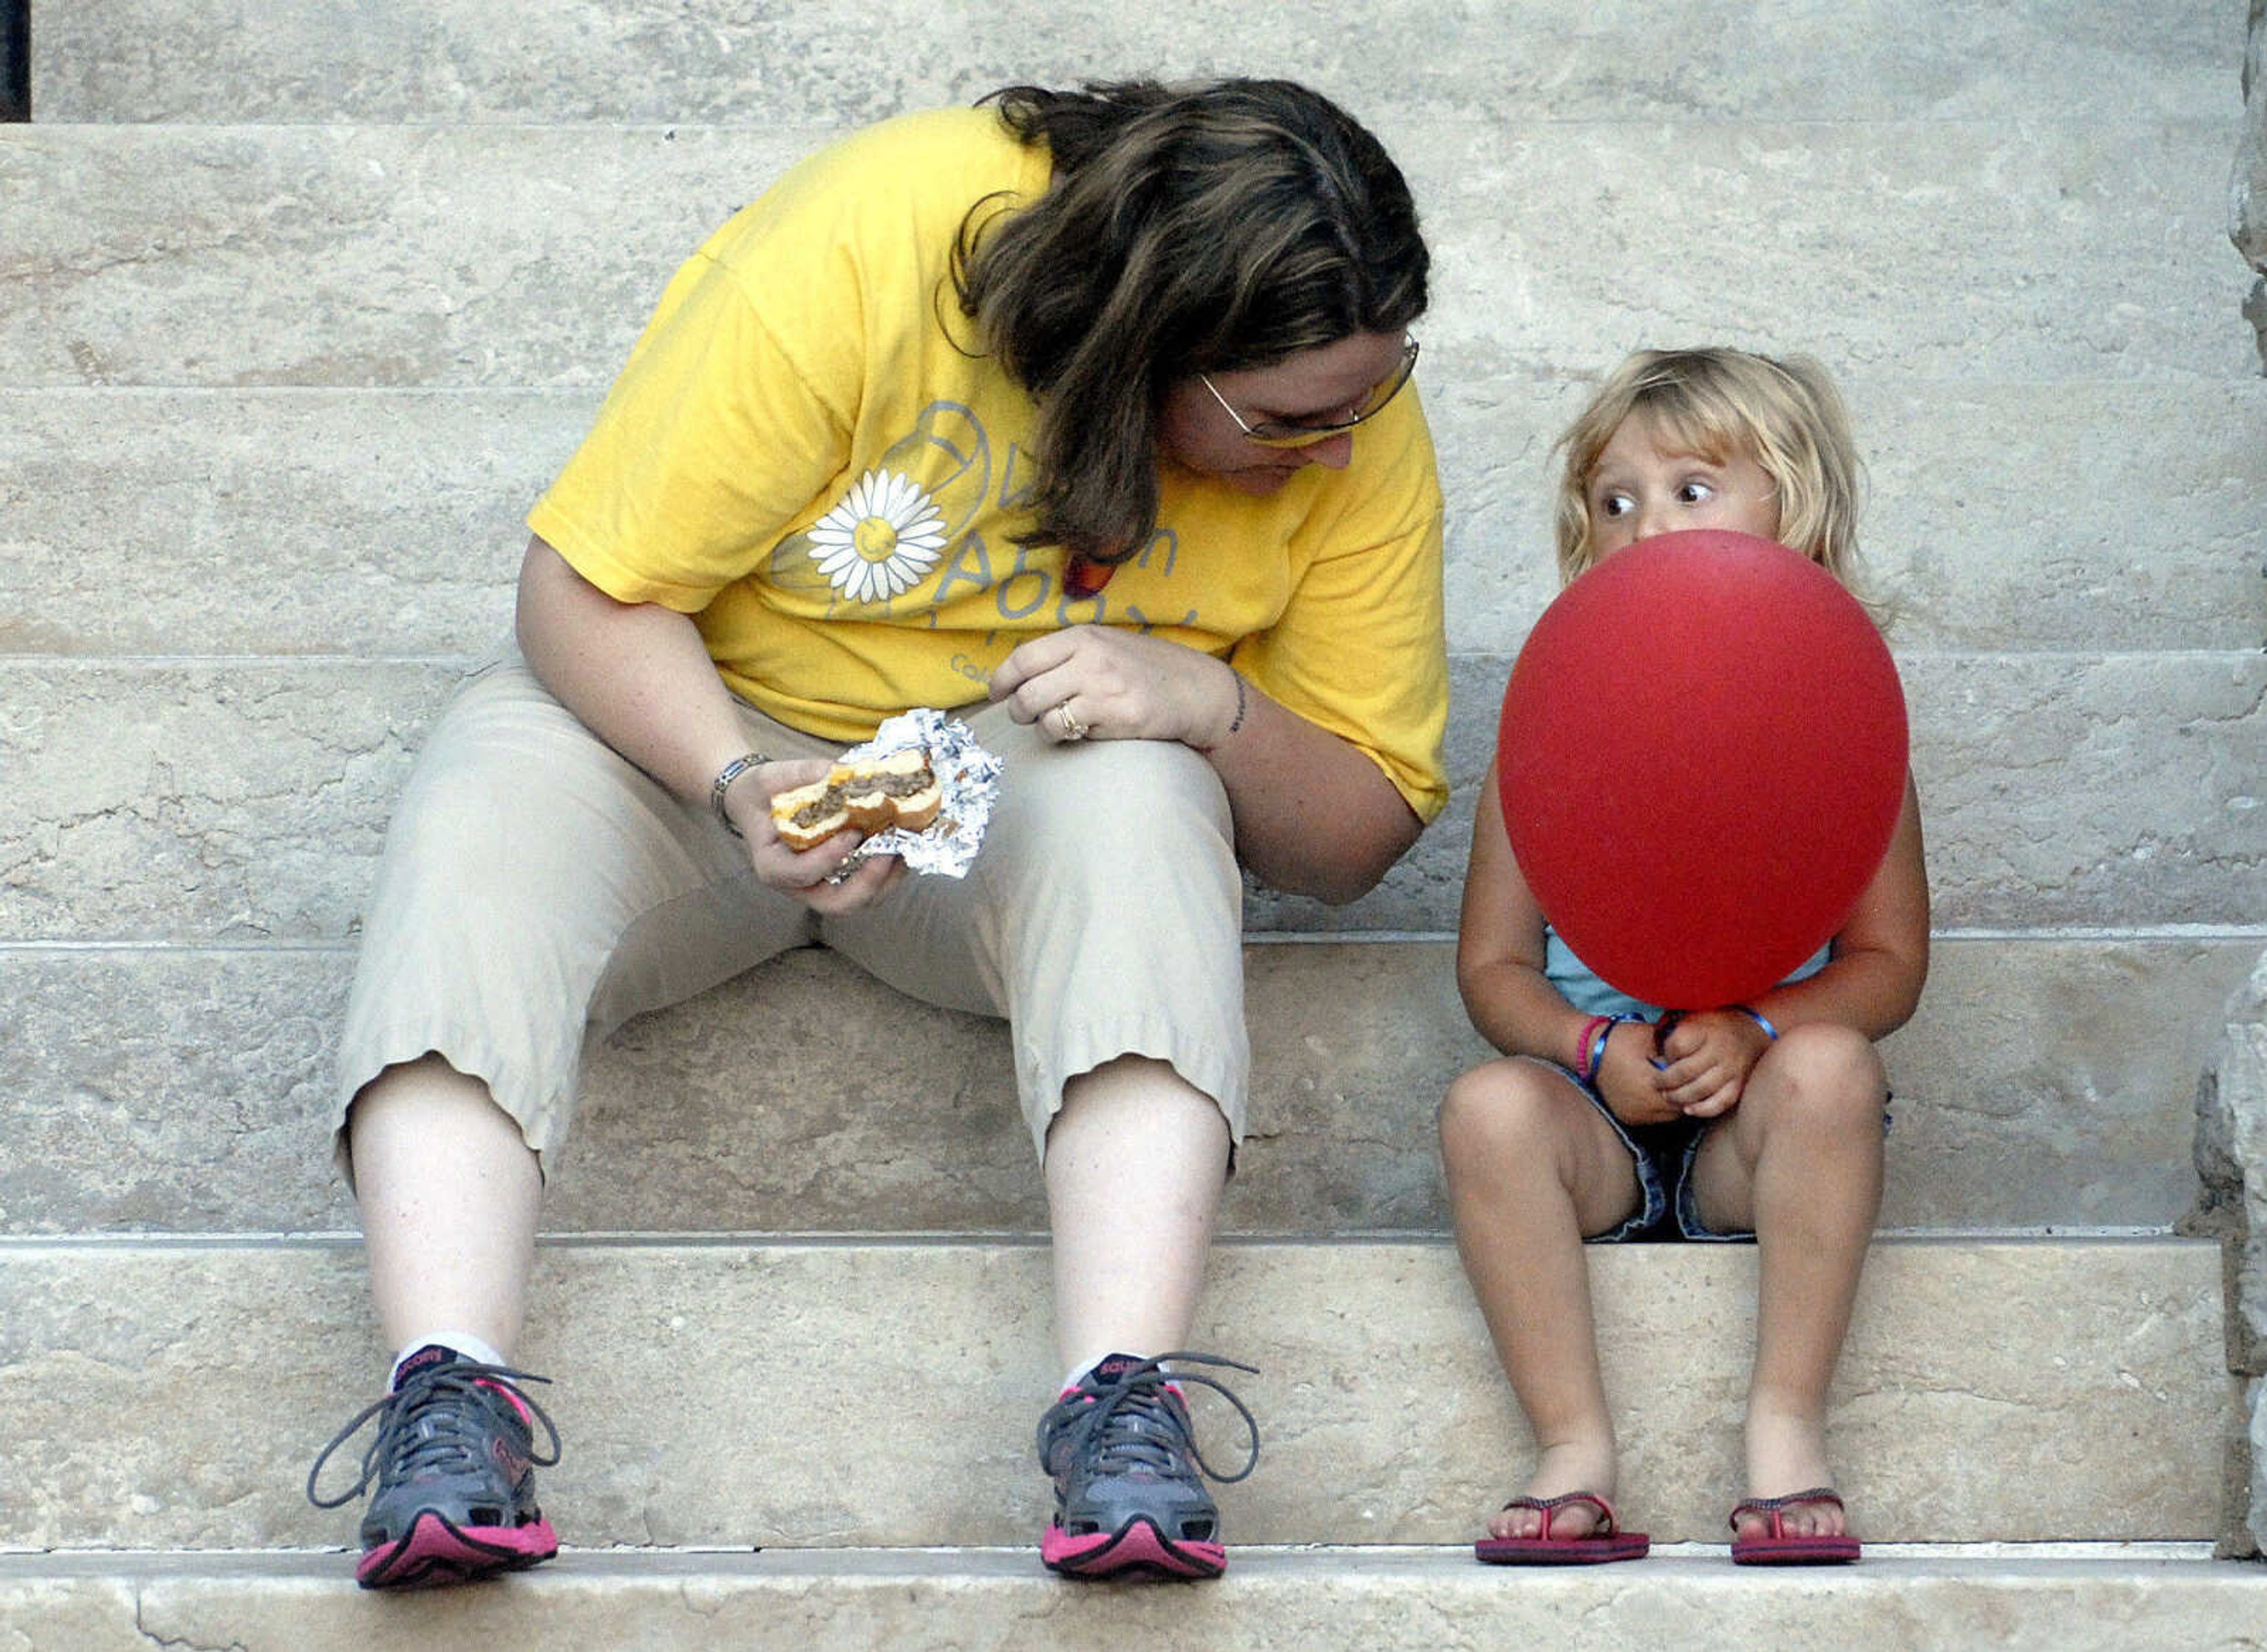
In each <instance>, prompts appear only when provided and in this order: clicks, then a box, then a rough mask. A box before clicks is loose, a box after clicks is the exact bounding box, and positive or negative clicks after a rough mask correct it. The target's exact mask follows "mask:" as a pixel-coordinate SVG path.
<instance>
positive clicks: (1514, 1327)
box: [1441, 1061, 1638, 1538]
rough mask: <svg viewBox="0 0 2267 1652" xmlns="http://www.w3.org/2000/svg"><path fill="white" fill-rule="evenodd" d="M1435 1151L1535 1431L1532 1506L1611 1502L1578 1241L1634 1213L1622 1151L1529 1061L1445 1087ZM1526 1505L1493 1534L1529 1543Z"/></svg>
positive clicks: (1459, 1238)
mask: <svg viewBox="0 0 2267 1652" xmlns="http://www.w3.org/2000/svg"><path fill="white" fill-rule="evenodd" d="M1441 1156H1442V1162H1443V1163H1444V1164H1445V1165H1446V1167H1447V1170H1448V1182H1449V1206H1450V1208H1451V1209H1452V1210H1453V1212H1454V1214H1455V1217H1456V1249H1457V1252H1459V1254H1461V1255H1462V1256H1463V1258H1464V1272H1465V1274H1466V1275H1467V1276H1468V1277H1469V1278H1470V1279H1471V1284H1472V1290H1473V1293H1474V1294H1475V1295H1476V1296H1478V1298H1479V1304H1480V1311H1481V1313H1482V1314H1483V1315H1484V1316H1486V1319H1487V1326H1488V1334H1489V1336H1490V1337H1491V1338H1493V1340H1494V1342H1495V1350H1496V1356H1497V1358H1499V1359H1500V1360H1501V1361H1502V1362H1503V1369H1504V1374H1505V1375H1506V1376H1508V1377H1510V1378H1511V1385H1512V1390H1513V1391H1514V1392H1515V1394H1516V1395H1517V1396H1518V1398H1519V1405H1520V1409H1521V1410H1522V1411H1523V1412H1525V1413H1526V1414H1527V1421H1528V1423H1529V1425H1530V1427H1531V1428H1533V1430H1534V1432H1535V1444H1536V1453H1537V1455H1536V1463H1535V1470H1534V1472H1533V1474H1532V1476H1531V1477H1530V1479H1529V1480H1528V1484H1527V1494H1528V1495H1529V1496H1530V1497H1555V1496H1558V1495H1559V1494H1561V1493H1564V1492H1574V1491H1587V1492H1595V1493H1596V1494H1598V1495H1599V1496H1601V1497H1607V1498H1610V1497H1611V1496H1612V1495H1613V1494H1614V1481H1615V1457H1614V1425H1613V1418H1612V1416H1611V1415H1610V1413H1608V1411H1607V1409H1606V1392H1605V1385H1604V1384H1603V1381H1602V1380H1601V1379H1600V1377H1599V1375H1598V1350H1597V1340H1596V1334H1595V1333H1594V1332H1593V1330H1592V1326H1591V1319H1590V1279H1589V1270H1588V1264H1587V1262H1586V1260H1585V1259H1584V1257H1583V1254H1582V1236H1583V1235H1584V1234H1585V1233H1598V1232H1603V1231H1604V1230H1606V1229H1608V1228H1610V1227H1612V1226H1613V1225H1614V1224H1615V1223H1616V1222H1619V1221H1621V1220H1622V1219H1623V1218H1624V1217H1625V1216H1627V1215H1630V1214H1631V1213H1632V1211H1634V1210H1635V1209H1636V1208H1637V1200H1638V1184H1637V1171H1636V1169H1635V1167H1634V1166H1633V1165H1632V1163H1631V1161H1630V1155H1629V1149H1627V1148H1625V1146H1623V1145H1622V1142H1621V1140H1620V1138H1619V1137H1618V1136H1617V1135H1616V1134H1614V1130H1613V1127H1612V1126H1610V1124H1608V1123H1607V1122H1606V1121H1605V1120H1604V1119H1603V1118H1602V1117H1600V1116H1599V1113H1598V1111H1597V1109H1596V1107H1594V1106H1592V1105H1590V1102H1589V1100H1588V1098H1587V1097H1585V1096H1584V1095H1583V1094H1582V1093H1581V1091H1580V1090H1577V1089H1575V1087H1574V1085H1573V1084H1572V1083H1568V1082H1567V1080H1566V1077H1565V1076H1563V1075H1561V1074H1559V1073H1557V1072H1554V1071H1553V1070H1552V1069H1551V1068H1547V1067H1544V1066H1542V1065H1539V1064H1538V1063H1537V1062H1533V1061H1491V1062H1490V1063H1488V1064H1487V1065H1486V1067H1481V1068H1475V1069H1474V1070H1473V1071H1471V1072H1469V1073H1466V1074H1465V1075H1464V1076H1463V1077H1461V1078H1459V1079H1458V1080H1456V1083H1453V1084H1451V1085H1450V1086H1449V1093H1448V1097H1447V1098H1446V1099H1445V1100H1444V1101H1442V1104H1441ZM1596 1522H1597V1516H1596V1511H1595V1510H1593V1509H1588V1508H1587V1507H1584V1506H1583V1505H1581V1504H1574V1505H1570V1506H1569V1507H1567V1508H1566V1509H1563V1510H1561V1511H1559V1514H1558V1516H1556V1518H1555V1519H1554V1520H1553V1521H1552V1533H1553V1535H1555V1536H1563V1537H1581V1536H1582V1535H1584V1534H1585V1533H1587V1532H1588V1531H1590V1530H1592V1529H1593V1527H1595V1525H1596ZM1542 1525H1543V1517H1542V1516H1541V1515H1539V1514H1537V1512H1536V1511H1535V1510H1533V1509H1508V1510H1505V1511H1503V1512H1501V1513H1499V1514H1498V1515H1497V1516H1495V1517H1494V1518H1493V1520H1491V1521H1490V1522H1489V1523H1488V1530H1489V1531H1490V1532H1491V1533H1492V1534H1493V1535H1494V1536H1496V1537H1499V1538H1521V1537H1535V1536H1537V1535H1538V1534H1539V1533H1540V1531H1541V1530H1542Z"/></svg>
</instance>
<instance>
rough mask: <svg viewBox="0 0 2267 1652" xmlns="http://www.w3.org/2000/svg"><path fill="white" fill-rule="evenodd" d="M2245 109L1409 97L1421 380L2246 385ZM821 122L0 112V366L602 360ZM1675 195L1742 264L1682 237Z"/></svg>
mask: <svg viewBox="0 0 2267 1652" xmlns="http://www.w3.org/2000/svg"><path fill="white" fill-rule="evenodd" d="M2234 61H2235V60H2234V58H2231V59H2230V65H2231V68H2230V76H2229V78H2230V83H2231V91H2230V94H2229V95H2230V97H2231V98H2232V95H2233V81H2234V75H2233V64H2234ZM2234 113H2235V111H2234V106H2233V104H2232V102H2231V103H2229V104H2228V105H2227V114H2226V115H2224V116H2223V115H2211V116H2204V115H2193V114H2192V115H2186V116H2183V117H2178V118H2165V119H2159V120H2153V121H2139V122H2120V123H2116V124H2104V123H2102V122H2075V123H2070V124H2058V125H2055V126H2054V127H2053V128H2051V129H2052V132H2053V138H2052V141H2051V142H2042V141H2040V138H2039V136H2038V135H2037V134H2036V132H2034V131H2032V130H2031V129H2029V127H2028V125H2027V124H2026V123H2022V122H2012V123H2011V122H2007V121H1882V122H1859V123H1852V124H1847V125H1831V124H1806V123H1802V122H1778V123H1765V122H1762V121H1739V122H1724V121H1713V120H1701V121H1650V122H1644V123H1639V124H1614V123H1592V122H1581V121H1575V122H1567V121H1552V120H1533V119H1530V120H1525V121H1499V120H1495V119H1489V118H1476V119H1471V120H1460V121H1443V122H1437V123H1434V122H1427V123H1426V124H1424V125H1423V126H1422V127H1421V128H1420V129H1418V130H1416V131H1414V132H1412V135H1411V136H1410V138H1409V140H1408V141H1407V142H1406V143H1405V144H1404V145H1403V156H1402V158H1403V160H1404V163H1405V168H1406V170H1407V171H1408V172H1409V173H1410V177H1411V182H1412V188H1413V189H1414V190H1415V192H1416V195H1417V198H1418V202H1419V204H1420V208H1421V209H1422V210H1423V211H1424V213H1425V215H1426V218H1427V224H1428V228H1429V235H1430V239H1431V242H1432V246H1433V251H1434V261H1435V262H1434V268H1435V271H1436V276H1437V279H1436V282H1435V286H1434V299H1435V304H1434V311H1433V313H1432V314H1430V315H1429V316H1428V317H1427V320H1426V323H1425V328H1424V332H1425V339H1426V345H1427V357H1426V360H1427V372H1428V379H1429V381H1430V382H1435V383H1439V384H1441V385H1449V384H1452V383H1453V384H1460V385H1465V386H1467V387H1468V393H1471V395H1473V396H1474V397H1475V398H1478V399H1481V400H1484V401H1485V400H1493V401H1497V402H1500V401H1504V400H1515V401H1519V402H1524V401H1527V400H1530V399H1531V397H1532V393H1533V391H1532V386H1533V385H1535V384H1537V382H1543V381H1554V380H1557V379H1559V378H1565V377H1566V376H1567V375H1569V374H1580V373H1586V372H1596V371H1599V370H1600V369H1601V368H1603V366H1604V365H1606V364H1608V363H1610V362H1611V361H1613V360H1614V359H1615V358H1616V357H1618V356H1619V355H1620V354H1621V353H1622V351H1623V350H1625V349H1628V348H1630V347H1632V346H1633V345H1636V344H1640V343H1647V342H1659V341H1663V340H1674V341H1686V340H1699V339H1711V340H1713V339H1733V340H1737V341H1742V342H1753V343H1757V344H1761V345H1765V346H1773V345H1776V346H1779V347H1781V348H1801V349H1808V350H1811V351H1813V352H1815V353H1816V354H1818V355H1819V356H1822V357H1823V359H1825V360H1826V361H1827V362H1828V363H1830V364H1831V365H1832V366H1834V367H1835V368H1836V370H1837V371H1840V372H1842V373H1844V374H1845V375H1848V376H1850V377H1852V378H1862V377H1865V376H1867V375H1871V374H1875V373H1882V372H1897V373H1902V374H1906V375H1910V376H1911V377H1914V378H1920V379H1925V380H1940V381H1949V382H1953V383H1960V384H1967V383H1972V382H1975V381H1977V380H1978V379H1982V380H1985V381H1986V382H2004V381H2007V380H2010V379H2015V380H2023V379H2046V380H2063V379H2080V380H2087V381H2093V380H2099V379H2102V378H2111V379H2117V380H2120V381H2129V382H2131V381H2149V380H2154V379H2161V378H2170V379H2177V380H2191V381H2194V380H2220V381H2229V380H2238V379H2248V378H2252V377H2254V376H2256V371H2257V363H2256V355H2255V350H2254V345H2253V341H2252V338H2251V334H2250V331H2249V328H2247V327H2244V326H2243V324H2242V321H2241V314H2240V307H2241V301H2242V297H2243V291H2244V288H2245V286H2246V285H2247V284H2248V283H2247V281H2246V279H2245V277H2246V274H2247V272H2246V271H2245V270H2244V268H2243V265H2242V261H2241V260H2240V259H2237V258H2236V257H2234V255H2233V253H2231V252H2230V251H2229V249H2228V247H2227V239H2226V225H2225V219H2226V214H2227V202H2226V198H2225V197H2226V190H2225V185H2224V180H2225V178H2226V176H2227V157H2228V151H2229V144H2230V142H2231V138H2232V134H2233V130H2234V127H2233V121H2234ZM839 130H840V125H839V124H833V123H828V124H816V125H784V124H774V125H767V126H764V127H762V128H754V129H742V128H715V127H689V126H688V127H681V128H679V127H670V128H663V127H655V126H645V127H629V128H614V127H608V128H576V127H561V126H500V127H483V128H430V127H385V128H370V127H359V128H357V127H344V126H332V127H306V126H290V127H168V126H150V127H117V126H50V125H41V124H33V125H31V126H27V127H16V128H9V129H8V131H7V133H6V135H5V136H0V199H5V200H6V201H8V202H9V220H10V222H9V228H10V242H11V260H10V261H9V263H8V264H7V265H6V266H4V267H0V384H7V385H18V386H31V385H449V386H473V385H487V386H552V387H559V386H569V385H583V386H593V387H596V386H602V385H605V384H607V383H609V382H611V380H612V378H613V375H614V373H615V371H617V370H618V368H619V367H620V363H621V361H622V359H623V357H624V356H625V355H626V354H627V349H628V347H629V344H630V341H631V340H632V338H633V336H634V335H635V332H636V330H637V329H638V328H639V327H641V326H642V324H643V323H644V321H645V319H646V317H647V315H648V313H649V311H650V308H651V305H652V304H653V301H654V299H655V297H656V296H657V294H658V293H659V291H660V290H661V286H662V283H663V282H664V279H665V278H666V276H667V275H668V274H669V273H670V272H671V270H673V269H674V268H676V267H677V265H678V263H679V261H682V260H683V259H684V258H685V257H686V255H687V254H688V253H690V252H691V250H692V249H693V246H695V245H696V244H697V243H698V242H699V241H701V239H703V238H705V236H706V235H707V234H708V231H710V230H711V229H712V228H713V227H714V226H715V224H718V223H719V222H721V221H722V220H723V218H724V217H726V216H728V215H729V214H730V212H732V211H733V210H734V209H737V207H739V206H740V205H741V204H743V203H744V202H746V201H747V200H749V199H750V198H751V197H752V195H755V194H757V193H758V192H759V191H760V190H761V189H762V187H764V186H765V184H766V183H767V182H768V181H769V180H771V179H772V178H773V177H774V176H775V175H777V173H779V172H780V171H781V169H782V168H783V167H784V166H785V165H788V164H789V162H790V161H792V160H794V159H795V158H798V157H800V156H801V155H803V154H804V153H805V152H807V151H810V150H811V149H812V148H814V147H816V146H817V145H818V144H819V143H823V142H824V141H825V140H826V139H827V138H828V137H829V136H832V135H833V133H835V132H837V131H839ZM1696 199H1706V200H1707V201H1708V202H1710V203H1711V214H1710V217H1711V226H1710V236H1711V239H1712V243H1713V245H1716V246H1722V247H1727V248H1736V249H1738V254H1737V256H1735V257H1708V258H1701V259H1696V258H1694V257H1693V256H1692V255H1691V242H1690V228H1689V225H1690V221H1691V202H1693V201H1694V200H1696ZM1859 200H1862V201H1863V202H1865V210H1863V211H1852V210H1850V209H1847V204H1846V203H1848V202H1853V201H1859ZM2043 246H2051V247H2052V248H2054V256H2052V257H2051V258H2043V257H2042V256H2041V255H2040V248H2041V247H2043ZM1916 295H1926V298H1925V299H1919V298H1917V297H1916ZM1994 452H1995V455H1996V452H1997V450H1996V448H1995V449H1994Z"/></svg>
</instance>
